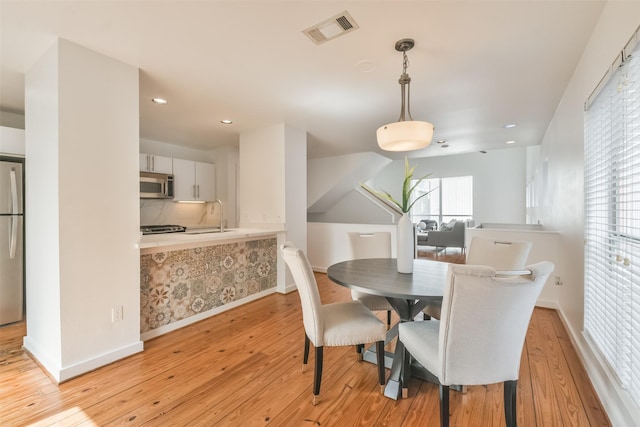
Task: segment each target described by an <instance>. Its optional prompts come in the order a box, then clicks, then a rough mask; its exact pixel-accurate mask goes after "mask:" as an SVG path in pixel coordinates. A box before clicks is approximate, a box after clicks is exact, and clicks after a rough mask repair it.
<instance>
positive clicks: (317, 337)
mask: <svg viewBox="0 0 640 427" xmlns="http://www.w3.org/2000/svg"><path fill="white" fill-rule="evenodd" d="M281 251H282V256H283V258H284V260H285V262H286V263H287V265H288V266H289V270H290V271H291V274H292V275H293V279H294V281H295V283H296V287H297V288H298V295H299V297H300V303H301V304H302V321H303V323H304V331H305V341H304V357H303V368H304V366H305V365H306V364H307V362H308V360H309V343H313V346H314V347H315V349H316V351H315V355H316V362H315V370H314V379H313V404H314V405H315V404H317V401H318V396H319V395H320V383H321V380H322V356H323V348H324V346H330V347H333V346H346V345H354V346H362V344H366V343H372V342H375V343H376V353H377V355H378V357H377V362H378V380H379V383H380V388H381V391H382V388H383V387H384V383H385V378H384V377H385V372H384V339H385V337H386V333H387V330H386V327H385V325H384V323H383V322H382V321H381V320H380V319H378V318H377V317H376V316H375V315H374V314H373V313H372V312H371V311H369V309H367V308H366V307H365V306H364V305H362V303H361V302H359V301H350V302H345V303H334V304H326V305H323V304H322V303H321V301H320V293H319V292H318V284H317V283H316V279H315V276H314V275H313V270H312V269H311V265H310V264H309V261H308V260H307V257H306V256H305V254H304V252H303V251H302V250H301V249H298V248H295V247H293V245H292V244H291V243H290V242H286V243H285V244H284V245H282V246H281Z"/></svg>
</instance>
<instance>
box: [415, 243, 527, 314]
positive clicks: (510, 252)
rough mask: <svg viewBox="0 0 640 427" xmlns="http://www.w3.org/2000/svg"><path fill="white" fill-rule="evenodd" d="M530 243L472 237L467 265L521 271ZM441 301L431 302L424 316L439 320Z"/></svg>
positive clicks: (425, 309)
mask: <svg viewBox="0 0 640 427" xmlns="http://www.w3.org/2000/svg"><path fill="white" fill-rule="evenodd" d="M531 246H532V243H531V242H528V241H508V240H495V239H487V238H483V237H478V236H473V237H472V238H471V242H469V248H468V249H467V258H466V264H467V265H488V266H490V267H493V268H495V269H496V270H522V269H523V268H524V266H525V264H526V262H527V258H528V257H529V252H530V251H531ZM441 310H442V299H441V298H438V299H436V300H433V301H431V302H430V303H429V304H428V305H427V306H426V307H425V308H424V310H422V311H423V313H424V314H426V315H427V316H429V317H431V318H433V319H440V311H441Z"/></svg>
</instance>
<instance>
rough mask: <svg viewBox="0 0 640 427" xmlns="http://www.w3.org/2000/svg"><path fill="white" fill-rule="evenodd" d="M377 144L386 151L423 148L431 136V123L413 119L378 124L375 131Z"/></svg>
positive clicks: (428, 142)
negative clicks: (382, 124)
mask: <svg viewBox="0 0 640 427" xmlns="http://www.w3.org/2000/svg"><path fill="white" fill-rule="evenodd" d="M376 136H377V139H378V146H380V148H382V149H383V150H386V151H411V150H419V149H421V148H425V147H426V146H428V145H429V144H430V143H431V139H432V138H433V125H432V124H431V123H429V122H421V121H414V120H407V121H399V122H395V123H389V124H387V125H384V126H380V127H379V128H378V130H377V131H376Z"/></svg>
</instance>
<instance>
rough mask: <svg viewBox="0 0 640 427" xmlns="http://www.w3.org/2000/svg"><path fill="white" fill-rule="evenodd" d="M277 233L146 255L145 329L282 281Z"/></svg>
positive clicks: (142, 300) (142, 277)
mask: <svg viewBox="0 0 640 427" xmlns="http://www.w3.org/2000/svg"><path fill="white" fill-rule="evenodd" d="M276 264H277V247H276V239H275V238H269V239H262V240H251V241H245V242H235V243H227V244H217V245H214V246H204V247H198V248H193V249H183V250H176V251H167V252H158V253H152V254H142V255H141V256H140V332H141V333H144V332H147V331H150V330H153V329H156V328H159V327H161V326H164V325H168V324H170V323H172V322H175V321H178V320H182V319H186V318H188V317H190V316H194V315H196V314H198V313H203V312H205V311H207V310H211V309H212V308H216V307H219V306H222V305H224V304H228V303H230V302H232V301H235V300H239V299H242V298H245V297H247V296H249V295H253V294H256V293H258V292H260V291H264V290H266V289H269V288H273V287H275V286H276V282H277V271H276V270H277V269H276Z"/></svg>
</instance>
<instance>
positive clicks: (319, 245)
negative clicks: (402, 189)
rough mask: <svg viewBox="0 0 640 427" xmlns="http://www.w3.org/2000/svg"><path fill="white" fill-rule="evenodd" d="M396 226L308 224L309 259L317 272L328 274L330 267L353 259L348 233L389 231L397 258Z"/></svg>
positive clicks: (392, 253) (393, 254)
mask: <svg viewBox="0 0 640 427" xmlns="http://www.w3.org/2000/svg"><path fill="white" fill-rule="evenodd" d="M397 229H398V227H397V226H396V225H395V224H349V223H344V224H338V223H321V222H310V223H308V224H307V232H308V238H309V241H310V242H312V244H311V245H309V249H308V251H307V258H309V263H310V264H311V267H313V269H314V270H315V271H320V272H322V273H326V272H327V268H329V266H330V265H332V264H335V263H337V262H342V261H346V260H349V259H351V249H350V246H349V240H348V238H347V233H349V232H352V231H355V232H359V233H373V232H378V231H388V232H389V233H391V256H392V257H395V256H396V248H397V244H396V231H397Z"/></svg>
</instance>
